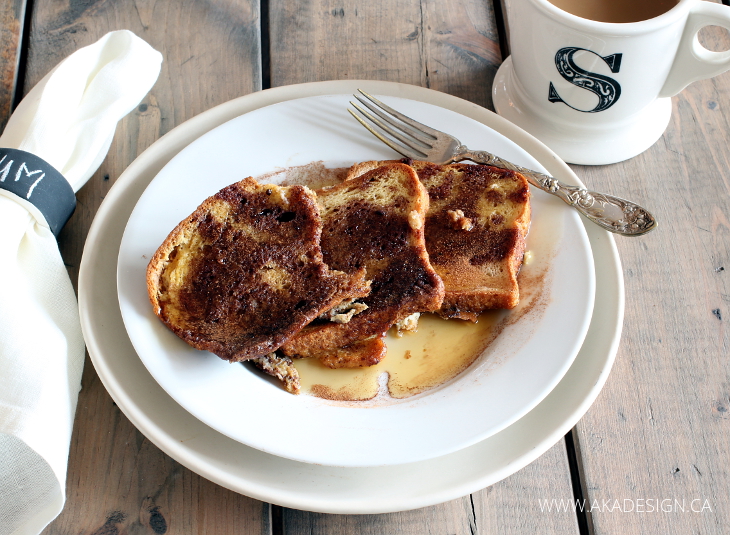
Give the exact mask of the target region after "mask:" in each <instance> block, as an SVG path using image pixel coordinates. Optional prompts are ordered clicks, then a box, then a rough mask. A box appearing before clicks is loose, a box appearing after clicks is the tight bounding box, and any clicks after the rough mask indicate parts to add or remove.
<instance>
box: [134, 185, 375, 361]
mask: <svg viewBox="0 0 730 535" xmlns="http://www.w3.org/2000/svg"><path fill="white" fill-rule="evenodd" d="M321 229H322V223H321V218H320V215H319V208H318V206H317V201H316V196H315V195H314V193H313V192H312V191H310V190H309V189H308V188H306V187H304V186H288V187H283V186H282V187H280V186H274V185H260V184H258V183H257V182H256V181H255V180H254V179H252V178H246V179H244V180H242V181H240V182H238V183H236V184H233V185H231V186H228V187H226V188H224V189H222V190H221V191H219V192H218V193H217V194H215V195H214V196H212V197H210V198H208V199H207V200H205V201H204V202H203V203H202V204H201V205H200V206H199V207H198V209H197V210H195V212H193V213H192V214H191V215H190V216H189V217H188V218H186V219H185V220H184V221H182V222H181V223H180V224H179V225H178V226H177V227H176V228H175V229H174V230H173V231H172V232H171V233H170V235H169V236H168V237H167V239H166V240H165V241H164V242H163V244H162V245H161V246H160V248H159V249H158V250H157V252H156V253H155V254H154V256H153V257H152V260H151V261H150V263H149V266H148V268H147V291H148V294H149V298H150V301H151V302H152V306H153V309H154V312H155V314H157V316H159V318H160V319H161V320H162V321H163V322H164V323H165V324H166V325H167V326H168V327H169V328H170V329H171V330H172V331H173V332H174V333H175V334H177V335H178V336H179V337H180V338H182V339H183V340H185V341H186V342H187V343H188V344H190V345H191V346H193V347H195V348H197V349H202V350H207V351H211V352H213V353H215V354H216V355H218V356H219V357H221V358H222V359H225V360H228V361H242V360H248V359H251V358H254V357H261V356H264V355H267V354H269V353H271V352H272V351H274V350H276V349H277V348H278V347H279V346H280V345H281V344H283V343H284V342H285V341H286V340H288V339H289V338H290V337H291V336H292V335H294V334H295V333H296V332H297V331H299V330H300V329H301V328H302V327H304V326H305V325H307V324H308V323H309V322H311V321H312V320H313V319H315V318H316V317H317V316H319V315H320V314H321V313H322V312H323V311H325V310H327V309H329V308H331V307H333V306H334V305H336V304H338V303H339V302H340V301H342V300H343V299H345V298H352V297H363V296H365V295H367V294H368V292H369V284H368V283H367V282H366V280H365V278H364V270H360V271H357V270H353V271H350V272H349V273H348V274H345V273H342V272H340V271H332V270H330V269H329V268H328V267H327V265H326V264H325V263H324V262H323V260H322V252H321V249H320V245H319V242H320V234H321Z"/></svg>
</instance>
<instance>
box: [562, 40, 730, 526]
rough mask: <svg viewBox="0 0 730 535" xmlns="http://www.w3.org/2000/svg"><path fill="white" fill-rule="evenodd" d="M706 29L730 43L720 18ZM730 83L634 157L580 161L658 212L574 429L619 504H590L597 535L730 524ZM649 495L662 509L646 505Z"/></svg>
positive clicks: (628, 254) (632, 257) (593, 486)
mask: <svg viewBox="0 0 730 535" xmlns="http://www.w3.org/2000/svg"><path fill="white" fill-rule="evenodd" d="M705 38H706V39H709V41H710V42H709V43H708V45H709V46H710V47H711V48H714V49H720V50H727V49H729V48H730V39H728V36H727V34H726V32H724V31H722V30H719V29H718V28H713V29H711V30H706V31H705ZM729 87H730V74H727V73H726V74H724V75H721V76H718V77H717V78H714V79H712V80H705V81H702V82H696V83H694V84H692V85H691V86H690V87H689V88H687V89H685V90H684V91H683V92H682V93H681V94H680V95H679V96H678V97H674V98H673V105H674V110H673V116H672V121H671V123H670V125H669V128H668V129H667V131H666V132H665V134H664V137H663V138H661V139H660V140H659V141H658V142H657V143H656V144H655V145H654V146H653V147H652V148H651V149H649V150H648V151H647V152H645V153H643V154H641V155H639V156H637V157H636V158H633V159H632V160H630V161H627V162H623V163H620V164H616V165H612V166H601V167H577V166H576V167H575V170H576V172H577V173H578V175H579V176H582V177H583V178H584V179H585V182H586V184H588V185H589V186H590V187H594V188H596V189H602V190H606V191H610V192H613V193H616V194H618V195H621V196H624V197H629V198H632V199H635V200H636V201H638V202H640V203H642V204H644V205H645V206H647V207H649V208H650V209H652V210H654V211H655V214H656V216H657V219H658V221H659V228H658V230H657V231H655V232H654V233H652V234H649V235H647V236H645V237H643V238H640V239H617V244H618V248H619V251H620V254H621V259H622V262H623V270H624V276H625V284H626V314H625V321H624V332H623V337H622V342H621V347H620V349H619V353H618V356H617V359H616V364H615V366H614V369H613V371H612V372H611V376H610V377H609V379H608V382H607V384H606V386H605V388H604V390H603V392H602V393H601V395H600V396H599V398H598V400H597V401H596V403H595V404H594V406H593V407H592V408H591V409H590V410H589V411H588V413H587V415H586V416H585V417H584V418H583V419H582V420H581V421H580V422H579V424H578V426H577V428H576V436H577V438H578V442H579V444H580V449H581V452H582V455H581V457H582V462H583V474H584V485H585V492H586V495H587V498H588V500H589V502H593V500H597V502H596V503H598V504H603V503H604V500H607V501H608V503H609V504H610V505H609V508H610V507H614V500H618V502H619V504H620V505H621V506H622V507H621V508H620V509H614V510H613V512H609V511H608V509H607V508H605V507H603V506H602V505H601V507H600V508H599V509H596V510H595V511H594V512H593V513H592V514H591V520H592V523H593V527H594V532H595V533H596V534H616V533H631V534H644V533H646V534H656V533H663V534H686V533H703V534H720V533H727V529H728V528H727V526H728V525H730V500H729V499H728V488H730V473H729V471H728V463H727V460H728V458H730V368H729V367H728V355H729V354H730V331H729V330H728V328H727V322H728V319H730V279H729V278H728V277H730V165H729V163H730V162H729V161H728V160H729V158H730V153H729V152H728V141H727V139H728V138H727V132H728V131H730V92H729V91H728V88H729ZM649 499H651V500H655V501H654V502H652V508H653V509H654V510H653V511H651V512H644V513H641V512H637V511H636V509H637V504H639V503H643V506H642V509H644V511H648V509H649V505H648V504H647V502H646V500H649ZM624 500H627V501H626V502H625V507H624ZM639 500H644V502H639ZM663 500H667V501H664V502H663ZM705 500H707V501H705ZM632 504H633V509H634V511H633V512H621V511H622V510H623V511H625V510H627V509H631V508H632ZM708 506H709V509H708V508H707V507H708ZM662 507H663V509H662ZM693 507H694V509H695V510H694V511H693V510H692V509H693ZM682 508H684V512H682ZM703 508H704V510H703ZM696 511H699V512H696Z"/></svg>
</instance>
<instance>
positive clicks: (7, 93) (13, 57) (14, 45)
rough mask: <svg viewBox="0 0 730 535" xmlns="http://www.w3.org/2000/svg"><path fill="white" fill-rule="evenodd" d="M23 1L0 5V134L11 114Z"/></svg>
mask: <svg viewBox="0 0 730 535" xmlns="http://www.w3.org/2000/svg"><path fill="white" fill-rule="evenodd" d="M24 20H25V0H12V1H7V2H3V3H2V4H0V132H2V131H3V130H4V129H5V125H6V124H7V122H8V119H9V118H10V114H11V112H12V105H13V100H14V98H15V89H16V84H17V81H18V67H19V60H20V47H21V43H22V40H23V23H24Z"/></svg>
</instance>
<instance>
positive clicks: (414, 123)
mask: <svg viewBox="0 0 730 535" xmlns="http://www.w3.org/2000/svg"><path fill="white" fill-rule="evenodd" d="M358 92H359V93H361V94H362V95H363V96H364V97H365V98H367V99H368V100H369V101H370V102H372V103H373V104H375V105H376V106H379V107H380V108H382V109H384V110H385V111H387V112H388V113H390V114H391V115H392V116H393V117H396V118H398V119H400V120H401V121H403V122H404V123H406V124H407V125H408V126H410V127H412V128H415V129H416V130H418V131H419V132H422V133H425V134H428V135H430V136H431V137H433V138H434V139H436V138H438V136H439V134H443V132H440V131H438V130H435V129H433V128H431V127H430V126H426V125H425V124H423V123H419V122H418V121H416V120H415V119H411V118H410V117H408V116H407V115H403V114H402V113H401V112H399V111H396V110H394V109H393V108H391V107H390V106H388V105H387V104H384V103H382V102H380V101H379V100H378V99H377V98H375V97H374V96H372V95H369V94H368V93H366V92H365V91H363V90H362V89H358Z"/></svg>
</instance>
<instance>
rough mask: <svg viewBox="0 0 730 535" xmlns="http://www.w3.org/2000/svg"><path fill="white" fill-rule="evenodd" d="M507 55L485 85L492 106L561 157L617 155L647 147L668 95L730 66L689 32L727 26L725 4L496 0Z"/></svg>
mask: <svg viewBox="0 0 730 535" xmlns="http://www.w3.org/2000/svg"><path fill="white" fill-rule="evenodd" d="M506 11H507V22H508V26H509V35H510V48H511V56H509V57H508V58H507V59H506V60H505V61H504V63H503V64H502V66H501V67H500V68H499V71H498V72H497V75H496V77H495V79H494V85H493V87H492V94H493V100H494V106H495V109H496V110H497V113H499V115H502V116H503V117H505V118H506V119H508V120H509V121H511V122H513V123H515V124H516V125H518V126H520V127H522V128H523V129H524V130H526V131H527V132H529V133H530V134H532V135H534V136H535V137H536V138H538V139H539V140H540V141H542V142H543V143H545V144H546V145H547V146H548V147H550V148H551V149H552V150H553V151H554V152H555V153H557V155H558V156H560V157H561V158H562V159H563V160H565V161H567V162H570V163H576V164H586V165H599V164H608V163H614V162H620V161H622V160H626V159H628V158H632V157H633V156H636V155H637V154H639V153H641V152H643V151H645V150H646V149H648V148H649V147H650V146H652V145H653V144H654V143H655V142H656V141H657V140H658V139H659V138H660V137H661V136H662V134H663V133H664V130H665V129H666V127H667V125H668V124H669V119H670V116H671V113H672V103H671V97H672V96H673V95H676V94H677V93H679V92H680V91H681V90H682V89H684V88H685V87H686V86H687V85H689V84H690V83H692V82H694V81H696V80H701V79H704V78H710V77H712V76H715V75H717V74H720V73H722V72H725V71H727V70H728V69H730V51H725V52H712V51H710V50H707V49H706V48H705V47H703V46H702V45H701V44H700V43H699V40H698V38H697V34H698V32H699V31H700V29H701V28H703V27H705V26H711V25H712V26H722V27H724V28H725V29H727V30H730V7H727V6H723V5H721V4H715V3H712V2H705V1H701V0H551V2H548V0H506Z"/></svg>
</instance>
